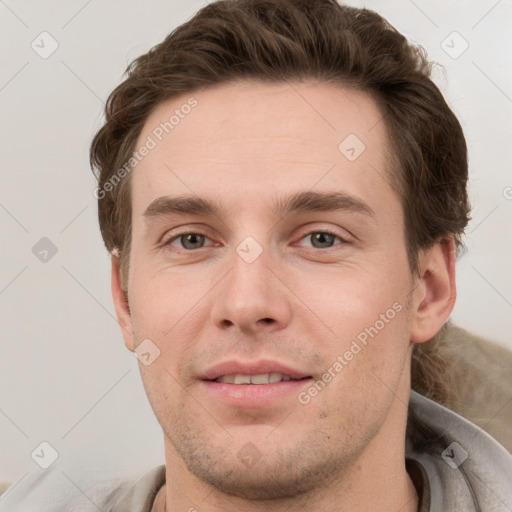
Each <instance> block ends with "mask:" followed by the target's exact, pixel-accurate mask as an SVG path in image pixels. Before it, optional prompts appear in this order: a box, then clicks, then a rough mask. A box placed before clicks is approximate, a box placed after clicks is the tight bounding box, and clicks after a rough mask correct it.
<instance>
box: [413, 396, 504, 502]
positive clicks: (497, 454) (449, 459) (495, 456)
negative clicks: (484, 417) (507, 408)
mask: <svg viewBox="0 0 512 512" xmlns="http://www.w3.org/2000/svg"><path fill="white" fill-rule="evenodd" d="M411 424H413V428H411ZM413 429H414V430H415V431H414V432H412V430H413ZM406 458H409V459H413V460H415V461H417V462H418V463H419V464H421V466H422V467H423V469H424V470H425V472H426V474H427V475H428V484H427V485H428V487H429V491H430V499H431V505H430V510H467V511H470V510H482V511H484V512H485V511H491V510H492V511H502V510H503V511H508V510H512V488H511V486H510V482H512V455H510V453H509V452H508V451H507V450H506V449H505V448H504V447H503V446H502V445H501V444H500V443H498V442H497V441H496V440H495V439H494V438H493V437H491V436H490V435H489V434H488V433H487V432H485V431H484V430H482V429H481V428H480V427H478V426H477V425H475V424H473V423H471V422H470V421H468V420H467V419H465V418H463V417H462V416H460V415H458V414H457V413H455V412H453V411H451V410H449V409H447V408H446V407H444V406H442V405H440V404H438V403H436V402H433V401H432V400H430V399H428V398H426V397H424V396H422V395H420V394H418V393H416V392H415V391H411V397H410V403H409V424H408V437H407V442H406Z"/></svg>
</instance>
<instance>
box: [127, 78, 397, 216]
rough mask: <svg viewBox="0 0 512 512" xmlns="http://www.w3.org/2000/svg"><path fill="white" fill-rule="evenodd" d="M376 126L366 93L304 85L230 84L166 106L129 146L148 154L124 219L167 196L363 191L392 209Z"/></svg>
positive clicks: (382, 134) (378, 120)
mask: <svg viewBox="0 0 512 512" xmlns="http://www.w3.org/2000/svg"><path fill="white" fill-rule="evenodd" d="M382 120H383V114H382V112H381V110H380V108H379V107H378V105H377V103H376V102H375V101H374V100H373V99H372V98H371V96H370V95H368V94H366V93H364V92H361V91H357V90H353V89H348V88H344V87H341V86H334V85H328V84H318V83H312V82H287V83H279V84H266V83H259V82H251V81H246V82H237V83H230V84H223V85H220V86H215V87H212V88H208V89H205V90H202V91H197V92H195V93H190V94H184V95H182V96H180V97H176V98H173V99H171V100H168V101H166V102H164V103H161V104H160V105H158V106H157V107H156V108H155V109H154V111H153V112H152V113H151V115H150V116H149V117H148V119H147V121H146V123H145V125H144V127H143V130H142V132H141V134H140V136H139V139H138V141H137V145H136V149H137V148H141V147H142V146H143V145H147V146H148V147H149V146H151V149H150V150H149V151H147V152H145V153H146V155H145V156H144V157H143V158H142V159H141V161H140V162H139V163H138V164H137V165H136V167H135V169H134V171H133V176H132V198H133V211H134V212H142V211H143V210H144V209H145V208H146V207H147V205H148V204H149V203H150V202H151V201H153V200H154V199H155V198H158V197H163V196H166V195H171V196H179V195H185V194H186V195H191V194H192V195H198V196H200V197H207V198H208V199H215V197H217V198H218V199H221V198H222V201H223V202H224V203H229V199H230V198H231V197H233V198H234V199H235V198H238V205H237V206H242V205H241V202H242V201H244V205H243V206H244V207H248V206H249V203H248V202H247V199H248V197H249V196H250V197H253V198H257V197H261V198H264V197H268V195H269V192H273V193H277V195H278V196H282V195H283V194H281V193H280V192H283V193H284V192H286V191H299V190H303V189H305V188H306V189H312V188H315V189H316V190H318V191H332V190H336V191H338V190H339V191H342V192H347V193H350V194H353V195H361V193H362V192H364V190H363V189H365V188H366V189H368V190H366V193H367V194H368V193H369V195H372V190H373V195H375V194H377V193H379V194H380V196H381V197H380V199H381V200H382V199H383V198H384V199H385V198H386V197H387V198H388V199H389V200H391V201H393V200H394V201H396V200H397V198H396V197H393V194H392V190H391V189H392V187H391V186H390V181H391V180H390V179H389V177H388V167H389V165H388V164H389V151H388V144H387V142H388V139H387V133H386V128H385V123H384V122H382ZM379 189H383V190H380V191H379ZM243 192H245V196H244V194H242V193H243ZM383 194H384V195H383ZM273 195H275V194H273ZM244 197H245V200H244ZM231 206H235V202H233V204H232V205H231ZM269 207H270V203H269Z"/></svg>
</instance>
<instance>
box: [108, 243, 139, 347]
mask: <svg viewBox="0 0 512 512" xmlns="http://www.w3.org/2000/svg"><path fill="white" fill-rule="evenodd" d="M111 258H112V259H111V261H112V276H111V286H112V298H113V300H114V307H115V310H116V316H117V321H118V323H119V326H120V327H121V332H122V334H123V339H124V344H125V345H126V348H127V349H128V350H130V351H131V352H133V351H134V350H135V343H134V339H133V329H132V319H131V314H130V308H129V306H128V301H127V298H126V295H125V292H124V291H123V289H122V288H121V276H120V272H119V256H118V255H117V254H114V253H112V256H111Z"/></svg>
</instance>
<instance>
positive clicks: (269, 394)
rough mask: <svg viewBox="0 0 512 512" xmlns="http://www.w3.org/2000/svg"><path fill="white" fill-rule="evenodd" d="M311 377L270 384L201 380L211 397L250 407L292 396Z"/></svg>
mask: <svg viewBox="0 0 512 512" xmlns="http://www.w3.org/2000/svg"><path fill="white" fill-rule="evenodd" d="M311 381H312V379H310V378H308V379H302V380H288V381H281V382H273V383H272V384H228V383H226V382H217V381H209V380H205V381H202V382H203V385H204V386H205V388H206V391H207V392H208V393H209V394H210V396H212V397H213V398H215V399H217V400H219V401H221V402H223V403H225V404H226V405H229V406H232V407H239V408H244V409H250V408H255V407H265V406H267V405H273V404H275V403H276V402H277V401H278V400H281V399H284V398H287V397H290V396H293V395H294V394H295V396H296V395H298V393H299V392H300V391H301V389H302V388H304V387H305V386H309V385H310V384H311Z"/></svg>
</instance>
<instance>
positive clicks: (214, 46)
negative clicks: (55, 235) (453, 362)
mask: <svg viewBox="0 0 512 512" xmlns="http://www.w3.org/2000/svg"><path fill="white" fill-rule="evenodd" d="M430 73H431V64H430V63H429V62H428V60H427V58H426V55H425V52H424V50H423V49H422V48H421V47H417V46H413V45H411V44H409V43H408V42H407V40H406V39H405V37H404V36H403V35H402V34H400V33H399V32H397V31H396V30H395V29H394V28H393V27H392V26H391V25H390V24H389V23H388V22H387V21H386V20H385V19H383V18H382V17H381V16H379V15H378V14H377V13H375V12H373V11H370V10H367V9H358V8H354V7H348V6H344V5H339V4H338V3H337V2H336V1H335V0H220V1H217V2H214V3H211V4H209V5H208V6H207V7H204V8H203V9H201V10H200V11H199V12H198V13H197V14H196V15H195V16H194V17H193V18H192V19H191V20H189V21H188V22H186V23H185V24H183V25H181V26H179V27H178V28H176V29H175V30H174V31H173V32H171V33H170V34H169V35H168V36H167V37H166V38H165V40H164V41H163V42H161V43H160V44H158V45H157V46H155V47H154V48H152V49H151V50H150V51H149V52H148V53H146V54H145V55H142V56H140V57H138V58H137V59H136V60H135V61H134V62H132V63H131V64H130V66H129V67H128V69H127V78H126V79H125V81H124V82H122V83H121V84H120V85H119V86H118V87H117V88H116V89H115V90H114V91H113V92H112V93H111V95H110V97H109V98H108V101H107V104H106V107H105V117H106V120H105V124H104V126H103V127H102V128H101V129H100V130H99V132H98V133H97V134H96V136H95V137H94V140H93V142H92V145H91V150H90V159H91V166H92V167H93V169H96V170H97V177H98V187H99V188H98V190H102V191H103V194H102V197H101V198H99V199H98V214H99V222H100V229H101V233H102V236H103V240H104V242H105V245H106V247H107V249H108V250H109V251H114V250H116V251H118V252H119V255H120V267H121V269H120V270H121V284H122V287H123V289H124V290H126V285H127V276H128V272H127V270H128V262H129V252H130V246H131V194H130V175H131V173H129V172H128V173H126V177H124V178H123V179H122V180H121V181H120V183H119V186H110V187H108V192H107V193H105V190H107V189H104V187H105V185H106V184H108V183H112V181H111V180H112V178H113V177H115V174H116V172H118V171H119V169H121V168H122V167H123V165H125V163H126V162H127V161H128V160H129V159H130V157H131V156H132V153H133V151H134V148H135V143H136V141H137V138H138V136H139V134H140V132H141V130H142V127H143V125H144V123H145V121H146V119H147V118H148V116H149V114H150V112H151V111H152V110H153V109H154V108H155V107H156V106H157V105H158V104H160V103H161V102H163V101H164V100H168V99H171V98H173V97H176V96H178V95H182V94H184V93H192V92H193V91H197V90H200V89H203V88H207V87H209V86H213V85H218V84H223V83H228V82H233V81H236V80H246V79H247V80H260V81H264V82H271V83H278V82H283V81H288V80H305V79H315V80H321V81H325V82H327V83H333V84H339V85H341V86H346V87H354V88H357V89H358V90H361V91H364V92H367V93H369V94H370V95H371V96H372V97H373V98H374V99H375V100H376V101H377V102H378V104H379V105H380V107H381V109H382V112H383V122H384V123H385V126H386V127H387V130H388V135H389V143H390V149H391V153H392V154H393V156H394V158H393V160H395V162H391V165H390V167H391V168H392V169H391V172H390V174H391V180H392V181H393V186H394V187H395V189H396V190H397V191H398V194H399V197H400V200H401V203H402V208H403V213H404V222H405V239H406V245H407V251H408V258H409V263H410V267H411V270H412V271H416V270H417V257H418V251H419V250H420V249H426V248H428V247H430V246H431V245H433V244H434V243H435V242H437V241H440V240H441V239H443V238H446V237H448V236H453V237H454V239H455V241H456V244H457V246H460V244H461V241H460V236H461V234H462V233H463V230H464V228H465V226H466V224H467V222H468V220H469V204H468V198H467V192H466V182H467V177H468V165H467V149H466V142H465V139H464V135H463V132H462V128H461V126H460V124H459V122H458V120H457V118H456V117H455V115H454V114H453V112H452V111H451V110H450V108H449V107H448V105H447V104H446V102H445V100H444V98H443V96H442V94H441V92H440V91H439V89H438V88H437V87H436V85H435V84H434V83H433V82H432V80H431V79H430Z"/></svg>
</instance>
